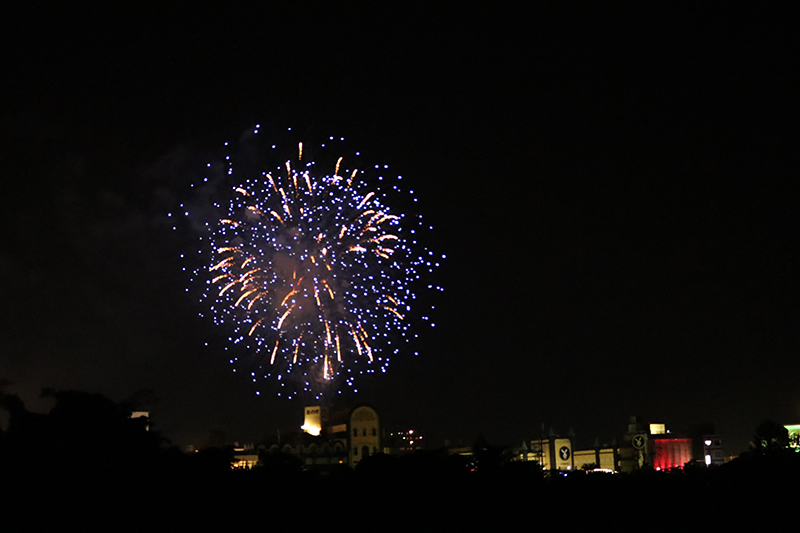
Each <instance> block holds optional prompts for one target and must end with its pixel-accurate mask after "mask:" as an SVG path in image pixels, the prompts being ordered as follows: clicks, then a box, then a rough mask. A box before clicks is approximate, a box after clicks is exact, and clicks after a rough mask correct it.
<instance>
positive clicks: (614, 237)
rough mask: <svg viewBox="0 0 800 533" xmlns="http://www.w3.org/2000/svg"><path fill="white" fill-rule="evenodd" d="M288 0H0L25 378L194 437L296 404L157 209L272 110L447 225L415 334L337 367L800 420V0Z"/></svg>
mask: <svg viewBox="0 0 800 533" xmlns="http://www.w3.org/2000/svg"><path fill="white" fill-rule="evenodd" d="M266 4H267V3H263V5H266ZM290 4H291V5H292V6H293V7H291V8H288V7H284V8H270V7H263V6H262V4H259V6H262V7H257V8H250V7H236V8H230V7H223V6H219V7H218V8H217V9H201V8H199V7H197V6H192V7H187V8H185V9H177V8H175V9H173V8H165V7H159V8H153V9H149V8H145V7H142V6H136V7H121V6H116V5H113V6H112V5H109V6H108V7H106V8H104V9H102V10H99V11H81V10H78V9H76V8H74V7H73V6H72V5H70V4H66V3H55V7H53V6H51V7H50V8H48V9H41V10H37V9H36V8H34V7H25V8H24V9H20V10H17V11H14V10H9V9H8V8H3V13H2V15H1V16H0V21H2V22H0V26H2V28H1V31H0V35H1V37H0V39H2V43H3V44H2V54H1V55H0V62H1V63H0V65H2V72H3V76H2V77H3V82H2V86H3V90H2V91H0V93H2V96H0V118H1V121H0V124H2V128H0V146H2V148H0V169H2V188H1V189H0V201H1V202H2V204H0V205H2V207H1V208H0V223H2V241H0V244H1V246H0V280H1V281H0V319H1V320H0V377H2V378H4V379H5V380H9V381H10V382H11V385H9V386H7V387H6V389H7V390H8V391H10V392H16V393H18V394H21V395H22V397H23V399H25V400H26V401H27V404H28V406H29V408H34V409H47V408H48V405H49V404H48V403H47V401H45V400H39V399H38V392H39V391H40V390H41V389H42V388H43V387H55V388H59V389H79V390H87V391H91V392H102V393H104V394H106V395H108V396H110V397H111V398H113V399H115V400H121V399H124V398H126V397H128V396H130V395H132V394H134V393H135V392H136V391H138V390H141V389H150V390H152V391H153V394H154V396H155V399H153V398H151V400H154V403H152V404H151V405H150V408H151V410H152V411H153V420H154V422H155V425H156V429H160V430H161V431H163V432H164V433H165V434H166V436H167V437H169V438H171V439H173V441H174V442H176V443H178V444H183V443H188V442H191V440H192V439H194V438H196V437H203V436H206V435H207V432H208V430H209V429H210V428H221V429H223V430H225V431H226V434H227V436H228V438H229V439H230V440H255V439H258V438H259V437H261V436H262V435H265V434H274V432H275V430H277V429H287V428H297V427H299V425H300V424H301V408H302V405H303V402H301V401H289V400H286V399H283V398H278V397H276V396H274V395H273V394H270V393H266V394H262V395H261V396H256V395H255V393H254V388H253V386H252V384H251V383H249V382H248V381H247V379H245V378H244V376H242V375H240V374H234V373H232V372H231V369H230V365H229V364H228V362H227V357H226V356H225V355H224V354H223V353H222V352H221V351H220V350H219V349H218V343H217V342H216V340H215V339H217V338H219V336H220V335H221V333H220V332H216V331H213V330H212V326H211V325H210V324H209V323H208V322H206V321H204V320H202V319H200V318H199V317H198V312H199V311H200V309H199V308H198V304H197V303H196V301H195V300H196V299H195V298H193V297H192V295H191V294H189V295H187V293H186V292H185V287H186V286H187V283H188V282H187V278H186V276H185V273H184V272H182V271H181V266H182V263H181V261H180V258H179V254H180V253H181V252H182V251H184V250H185V249H186V248H187V247H188V246H190V245H191V243H188V242H185V240H182V235H181V234H180V233H175V232H172V231H171V227H170V225H169V224H168V221H167V219H166V218H165V217H166V213H167V212H168V211H169V210H171V209H172V208H173V207H174V205H175V203H176V202H177V201H179V200H180V199H181V195H184V194H186V191H187V190H188V184H189V183H191V182H192V181H194V180H196V179H198V177H199V176H201V175H202V173H203V171H204V166H205V163H206V162H207V161H208V160H210V159H211V158H212V157H214V156H215V155H216V154H218V152H219V148H220V147H221V145H222V143H223V142H224V141H235V140H236V139H237V138H238V137H239V136H240V135H241V134H242V133H243V132H245V131H248V130H250V129H252V126H253V125H255V124H256V123H260V124H262V126H263V127H264V128H263V129H265V130H274V131H281V130H284V129H285V128H287V127H292V128H294V129H295V131H299V132H302V133H303V134H307V136H308V137H307V138H308V142H313V141H314V140H318V139H321V138H323V137H325V136H328V135H336V136H344V137H346V138H347V142H348V144H349V145H350V146H352V147H354V149H358V150H360V151H361V152H362V153H363V154H365V156H366V157H368V158H370V159H371V160H373V161H375V162H376V163H388V164H390V165H391V167H392V168H393V169H394V170H396V171H397V172H399V173H401V174H403V176H404V179H407V180H409V181H410V182H411V183H412V185H413V186H414V188H415V189H416V192H417V196H418V197H419V203H418V207H419V210H420V211H421V212H423V213H424V214H425V216H426V217H427V218H428V219H429V220H431V223H432V224H433V226H434V228H435V231H434V232H432V234H431V236H430V239H429V242H428V243H427V244H428V246H429V247H430V248H432V249H434V250H435V251H436V252H437V253H442V254H446V255H447V261H446V262H445V264H444V266H443V267H442V268H441V269H440V270H439V271H438V272H437V280H436V281H437V282H438V283H440V284H441V285H443V286H444V288H445V291H444V292H443V293H440V294H438V295H436V296H435V299H434V300H433V301H432V302H431V303H433V304H434V305H435V306H436V310H435V312H434V314H433V316H434V318H435V322H436V325H437V326H436V328H434V329H430V330H425V331H422V332H420V333H421V337H422V340H423V341H422V343H421V344H422V345H421V350H420V351H421V355H420V356H419V357H418V358H414V357H413V356H411V355H409V354H401V356H399V357H397V358H395V360H394V361H393V364H392V366H391V368H390V371H389V372H388V373H387V374H386V375H383V376H380V377H375V378H370V379H365V380H362V383H361V387H360V391H359V393H358V394H357V395H354V394H351V393H348V394H347V395H346V396H345V398H344V399H343V402H368V403H370V404H372V405H373V406H375V407H376V408H377V409H378V410H379V412H380V413H381V414H382V416H383V421H384V423H385V424H386V425H387V426H388V427H390V428H403V427H415V428H419V429H421V430H423V431H425V432H427V434H428V435H429V436H430V437H431V439H432V440H433V442H434V444H441V443H442V442H443V441H444V439H451V440H458V439H463V440H464V441H465V442H467V443H470V442H472V440H474V439H475V437H476V436H477V435H478V433H479V432H480V433H482V434H483V435H484V436H485V437H486V438H487V439H488V440H489V441H490V442H492V443H498V444H500V443H515V442H521V441H522V440H523V439H525V438H534V437H536V436H538V434H539V432H540V431H541V430H540V428H541V425H542V423H544V424H545V425H546V426H548V427H549V426H551V425H552V426H553V427H554V428H555V429H556V430H557V431H560V432H562V433H564V432H566V431H567V430H568V429H569V428H570V427H572V429H573V430H574V431H575V433H576V434H577V435H578V437H579V438H584V439H585V440H586V441H587V443H588V444H591V442H593V441H594V438H595V436H597V437H599V438H600V439H601V440H606V441H610V439H611V438H612V437H614V436H618V435H620V434H622V433H624V431H625V426H626V423H627V419H628V417H629V416H630V415H633V414H637V415H639V416H641V417H643V418H644V419H645V420H647V421H652V422H664V423H666V424H668V426H671V427H673V428H675V429H676V430H681V429H684V430H685V429H688V428H689V426H690V425H692V424H696V423H701V422H711V423H714V424H715V425H716V429H717V431H718V432H719V433H721V434H722V435H723V437H724V438H725V439H726V441H727V443H728V446H727V448H728V450H727V451H728V452H729V453H737V452H739V451H741V450H742V449H743V448H744V447H745V446H746V441H747V439H748V438H749V437H750V435H751V433H752V431H753V429H754V428H755V426H756V425H757V424H758V423H759V422H761V421H762V420H765V419H774V420H776V421H778V422H781V423H797V422H800V380H799V379H798V376H800V357H798V353H799V352H798V347H800V309H799V308H798V301H800V300H798V298H799V297H800V286H799V285H798V270H799V267H800V248H799V247H798V243H797V227H798V226H797V223H798V220H797V215H796V213H797V207H798V200H800V197H798V188H797V170H796V169H797V168H798V158H797V153H798V140H800V136H798V106H797V96H798V94H800V86H799V85H798V81H800V76H799V75H798V63H797V58H798V57H800V47H799V46H798V44H800V39H798V36H797V31H796V28H797V22H798V20H800V19H799V18H798V14H800V13H798V11H800V10H798V7H797V5H796V4H790V3H775V4H772V3H758V4H756V5H755V6H756V7H752V8H750V9H749V10H747V9H739V8H736V9H733V10H729V9H723V8H721V7H717V6H715V7H694V8H692V9H691V10H689V11H686V10H685V9H679V8H678V7H674V6H668V5H665V6H662V7H648V8H636V9H631V8H621V7H618V8H608V7H606V8H602V9H601V8H598V7H591V6H590V5H589V4H588V3H587V4H585V5H579V4H573V6H572V7H569V8H567V7H554V6H555V5H556V4H560V3H554V6H550V7H547V8H541V9H537V10H531V9H529V8H526V10H520V9H514V8H512V7H508V6H507V7H504V8H496V9H495V8H493V9H488V8H487V9H486V10H470V9H471V8H465V7H464V6H465V5H466V4H459V7H457V8H456V7H453V8H450V9H448V8H430V7H426V8H414V9H412V8H406V7H403V8H400V7H397V8H392V7H389V6H386V5H383V4H381V5H380V6H377V5H376V6H374V7H371V8H367V9H364V8H361V7H358V6H359V4H358V3H346V4H345V5H344V6H340V7H338V8H333V7H330V6H329V7H326V8H324V9H320V8H318V7H315V6H313V5H312V4H306V3H302V2H301V3H294V2H292V3H290ZM206 342H210V347H206V346H204V344H205V343H206Z"/></svg>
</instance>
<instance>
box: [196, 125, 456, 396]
mask: <svg viewBox="0 0 800 533" xmlns="http://www.w3.org/2000/svg"><path fill="white" fill-rule="evenodd" d="M257 130H258V129H256V133H257ZM340 140H342V141H343V140H344V139H340ZM329 141H334V139H333V138H330V139H329ZM226 145H227V143H226ZM325 146H326V144H325V143H323V144H322V145H321V146H320V147H319V148H324V147H325ZM272 148H273V149H274V148H275V146H273V147H272ZM273 152H275V150H273ZM293 152H294V153H293V155H292V157H291V158H290V159H289V160H279V161H273V166H272V167H271V168H265V169H263V170H262V169H257V170H252V169H251V170H247V171H245V172H244V173H243V175H242V176H238V171H237V167H236V166H235V165H234V163H233V161H231V159H230V157H228V158H227V163H226V164H227V174H228V178H229V179H230V180H233V181H232V183H234V185H233V186H232V187H231V188H230V193H231V196H230V198H229V200H228V201H227V210H226V211H223V215H222V216H221V217H220V218H219V220H215V221H213V222H210V223H209V224H207V227H208V232H209V234H208V235H207V236H206V237H205V239H204V242H205V243H207V247H208V252H209V253H208V256H209V260H208V262H207V264H205V265H203V267H201V268H198V269H197V270H195V272H194V281H195V282H196V283H199V284H200V285H201V286H202V287H203V293H202V297H201V300H202V302H203V303H204V304H205V306H207V307H208V308H209V309H210V310H211V314H212V316H213V319H214V322H215V323H216V324H218V325H220V326H224V327H227V328H228V329H229V331H230V337H229V340H230V342H231V343H233V344H244V345H245V346H246V348H247V350H249V351H250V352H251V353H256V354H257V356H258V357H257V361H258V362H257V368H256V369H254V371H252V372H251V378H252V380H253V381H254V382H258V380H259V379H260V378H262V377H263V378H267V379H272V380H274V381H275V382H276V383H278V394H279V395H280V394H285V395H288V396H290V397H291V396H293V395H294V394H296V393H297V392H299V391H301V390H302V391H307V392H310V393H312V394H314V395H315V396H317V397H320V396H321V395H323V394H325V393H326V392H328V391H340V388H339V387H338V386H337V384H339V383H341V382H344V383H346V384H347V385H349V386H351V387H353V386H354V380H355V377H356V376H357V375H358V374H362V373H374V372H376V371H378V372H385V371H386V369H387V366H388V364H389V360H390V357H391V356H393V355H396V354H398V353H399V351H400V346H401V345H402V344H403V341H406V340H409V338H410V337H411V336H412V334H411V332H410V330H409V323H410V320H409V315H410V314H411V313H412V312H413V311H416V309H415V308H414V307H415V304H416V299H417V295H416V293H415V290H416V288H418V287H420V286H427V288H430V289H437V290H441V289H440V288H439V287H434V286H432V285H425V278H427V277H428V275H429V274H430V273H432V271H433V269H434V268H436V267H438V266H439V264H438V262H437V260H436V259H434V257H433V253H432V252H431V251H429V250H427V249H426V248H425V247H424V246H422V245H421V244H419V243H418V242H417V237H418V235H419V233H418V232H419V229H420V228H421V227H422V217H421V215H416V216H410V215H406V214H403V213H400V212H397V211H394V210H393V209H391V208H390V207H389V206H388V205H386V203H385V199H384V195H383V194H382V193H381V191H380V189H379V188H377V187H376V186H377V185H378V184H377V183H373V182H370V179H373V180H374V181H380V182H383V181H384V176H383V175H381V174H382V173H383V172H384V171H385V170H386V169H387V168H388V167H386V166H383V167H381V166H379V165H375V166H374V168H373V169H370V172H365V171H364V170H362V169H357V168H351V167H350V165H349V164H348V161H346V160H345V159H344V158H343V157H338V158H336V159H335V163H333V160H332V161H331V163H333V164H331V165H329V168H321V166H320V168H318V167H317V165H316V163H315V162H314V161H313V160H307V159H308V158H307V157H306V156H304V154H303V144H302V143H299V144H298V145H297V146H296V149H295V150H293ZM356 155H359V154H358V153H356ZM276 163H277V164H276ZM256 168H257V167H256ZM375 174H378V176H377V179H375V176H374V175H375ZM387 181H388V180H387ZM394 182H395V184H394V185H392V186H391V188H392V190H393V192H394V193H401V192H403V193H409V194H410V195H411V196H412V198H413V191H403V190H402V187H401V184H402V177H401V176H396V177H395V178H394ZM414 201H416V199H415V198H414ZM218 205H219V204H218ZM220 207H222V206H220ZM187 214H188V213H187ZM201 240H203V239H201ZM422 318H423V319H424V320H428V317H427V316H423V317H422ZM414 336H416V335H414ZM237 359H238V358H237V357H234V358H233V359H231V363H234V364H235V363H236V360H237Z"/></svg>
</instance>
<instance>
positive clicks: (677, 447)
mask: <svg viewBox="0 0 800 533" xmlns="http://www.w3.org/2000/svg"><path fill="white" fill-rule="evenodd" d="M654 441H655V457H654V458H653V467H654V468H660V469H661V470H669V469H670V468H683V465H685V464H686V463H688V462H689V461H691V460H692V439H654Z"/></svg>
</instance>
